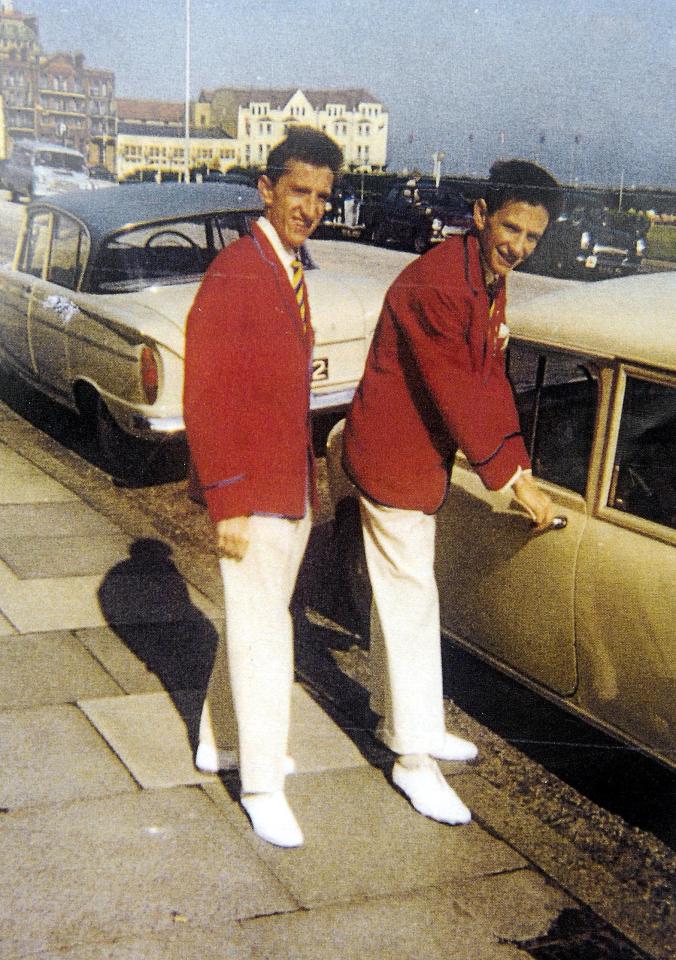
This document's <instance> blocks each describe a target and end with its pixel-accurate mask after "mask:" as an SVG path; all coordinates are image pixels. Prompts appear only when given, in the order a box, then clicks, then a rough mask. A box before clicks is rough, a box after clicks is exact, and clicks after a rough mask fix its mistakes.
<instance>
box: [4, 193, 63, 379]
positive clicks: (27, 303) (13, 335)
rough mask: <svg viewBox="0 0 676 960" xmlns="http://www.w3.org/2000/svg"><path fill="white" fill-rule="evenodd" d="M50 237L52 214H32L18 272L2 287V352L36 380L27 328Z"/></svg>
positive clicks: (20, 252)
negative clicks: (34, 292)
mask: <svg viewBox="0 0 676 960" xmlns="http://www.w3.org/2000/svg"><path fill="white" fill-rule="evenodd" d="M50 233H51V214H50V213H48V212H47V211H44V210H41V211H36V212H34V213H32V214H31V215H30V216H29V218H28V222H27V224H26V227H25V229H24V231H23V237H22V240H21V248H20V250H19V256H18V263H17V269H16V271H13V272H12V273H3V277H2V282H1V286H0V318H1V321H0V322H1V324H2V330H1V332H0V336H1V337H2V348H3V351H4V353H5V354H6V356H7V358H8V360H9V362H10V364H11V365H12V366H13V367H15V369H16V370H17V371H18V372H19V373H20V374H22V375H24V376H27V377H29V378H31V379H33V378H34V377H35V373H36V371H35V365H34V362H33V356H32V353H31V349H30V343H29V335H28V325H29V317H30V310H31V304H32V301H33V290H34V288H35V285H36V284H39V283H41V278H42V275H43V273H44V270H45V268H46V264H47V256H48V254H49V243H50Z"/></svg>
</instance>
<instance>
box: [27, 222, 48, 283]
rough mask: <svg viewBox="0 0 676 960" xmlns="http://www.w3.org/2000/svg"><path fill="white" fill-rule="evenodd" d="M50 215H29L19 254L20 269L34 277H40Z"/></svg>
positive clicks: (45, 253)
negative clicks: (20, 253)
mask: <svg viewBox="0 0 676 960" xmlns="http://www.w3.org/2000/svg"><path fill="white" fill-rule="evenodd" d="M49 228H50V215H49V214H48V213H37V214H35V216H33V217H31V219H30V221H29V223H28V227H27V229H26V235H25V238H24V247H23V252H22V256H21V263H20V269H21V270H23V271H24V273H30V274H31V275H32V276H34V277H41V276H42V271H43V267H44V264H45V259H46V257H47V251H48V250H49Z"/></svg>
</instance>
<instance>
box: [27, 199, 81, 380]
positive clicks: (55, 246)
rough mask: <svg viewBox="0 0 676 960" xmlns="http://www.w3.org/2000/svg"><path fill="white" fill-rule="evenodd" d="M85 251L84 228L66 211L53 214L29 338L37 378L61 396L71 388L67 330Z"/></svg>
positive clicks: (74, 310)
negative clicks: (66, 213)
mask: <svg viewBox="0 0 676 960" xmlns="http://www.w3.org/2000/svg"><path fill="white" fill-rule="evenodd" d="M88 251H89V240H88V236H87V234H86V232H85V230H84V228H83V227H82V226H81V225H80V224H78V223H77V221H75V220H73V219H72V218H71V217H69V216H66V215H65V214H57V213H55V214H53V221H52V239H51V245H50V252H49V258H48V262H47V268H46V271H45V277H44V279H37V280H36V281H35V283H34V285H33V290H32V295H31V302H30V308H29V317H28V339H29V344H30V350H31V354H32V359H33V364H34V368H35V371H36V373H37V377H38V379H39V381H40V382H41V383H42V384H44V385H45V386H46V387H48V388H49V389H50V390H51V391H53V392H55V393H58V394H59V395H61V396H65V395H67V394H68V393H69V392H70V362H69V356H70V340H71V335H70V331H71V329H72V325H73V322H74V321H75V319H76V317H77V315H78V305H77V302H76V300H77V295H76V291H77V289H78V286H79V284H80V280H81V277H82V272H83V270H84V266H85V263H86V259H87V255H88Z"/></svg>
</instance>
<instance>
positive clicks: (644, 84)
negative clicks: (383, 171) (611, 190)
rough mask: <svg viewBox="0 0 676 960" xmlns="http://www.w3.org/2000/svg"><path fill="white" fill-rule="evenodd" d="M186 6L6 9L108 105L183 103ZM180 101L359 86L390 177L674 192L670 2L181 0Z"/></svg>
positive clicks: (99, 1)
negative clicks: (108, 99) (507, 172)
mask: <svg viewBox="0 0 676 960" xmlns="http://www.w3.org/2000/svg"><path fill="white" fill-rule="evenodd" d="M186 2H187V0H149V2H148V0H15V9H18V10H21V11H22V12H25V13H35V14H37V15H38V17H39V30H40V39H41V42H42V45H43V47H44V48H45V49H46V50H47V51H49V52H55V51H57V50H80V51H81V52H82V53H83V54H84V55H85V58H86V63H87V65H89V66H92V67H100V68H107V69H112V70H114V71H115V75H116V92H117V95H118V96H120V97H138V98H157V99H166V100H177V101H182V100H183V99H184V97H185V23H186V18H185V9H186ZM190 13H191V46H190V50H191V58H190V59H191V70H190V92H191V96H192V97H196V96H197V95H198V94H199V92H200V90H201V89H203V88H213V87H217V86H246V87H248V86H253V87H258V86H260V87H294V88H295V87H300V88H301V89H302V88H306V89H307V88H322V89H325V88H330V87H343V88H344V87H351V88H353V87H363V88H366V89H367V90H369V91H370V92H371V93H372V94H374V96H375V97H376V98H377V99H379V100H380V101H381V102H383V103H384V104H385V107H386V108H387V110H388V112H389V132H390V135H389V144H388V156H389V169H390V170H393V171H403V170H410V169H414V168H417V169H419V170H421V171H422V172H431V170H432V164H433V160H432V154H433V153H434V152H435V151H443V152H444V153H445V158H444V160H443V162H442V173H444V174H453V173H458V174H462V173H467V172H471V173H475V174H479V175H482V176H483V175H485V174H486V173H487V172H488V168H489V167H490V164H491V163H492V162H493V160H495V159H496V158H497V157H499V156H503V157H504V156H521V157H526V158H529V159H534V160H538V161H539V162H541V163H542V164H544V165H545V166H547V167H549V169H551V170H552V172H553V173H554V174H556V175H557V176H558V177H560V178H561V179H562V180H564V181H566V182H576V181H577V182H586V183H600V184H608V185H612V186H619V185H620V184H621V183H623V184H624V185H625V186H627V187H629V186H632V185H653V186H662V187H667V188H676V149H675V148H676V137H675V135H674V131H675V129H676V125H675V123H674V121H675V119H676V118H675V116H674V114H675V110H674V105H675V104H676V83H675V67H674V65H675V64H676V30H675V28H674V20H675V19H676V18H675V17H674V5H673V0H594V2H592V3H590V2H589V0H585V2H582V0H293V2H291V0H276V2H275V0H190Z"/></svg>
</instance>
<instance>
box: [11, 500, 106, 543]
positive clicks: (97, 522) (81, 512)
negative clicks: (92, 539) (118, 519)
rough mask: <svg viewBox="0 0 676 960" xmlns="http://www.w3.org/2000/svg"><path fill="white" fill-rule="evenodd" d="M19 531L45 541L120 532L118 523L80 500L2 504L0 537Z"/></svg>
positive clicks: (12, 534) (13, 534)
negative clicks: (112, 521) (114, 522)
mask: <svg viewBox="0 0 676 960" xmlns="http://www.w3.org/2000/svg"><path fill="white" fill-rule="evenodd" d="M17 530H21V533H22V535H23V536H26V537H39V538H42V539H43V540H51V539H53V538H54V537H75V536H81V537H89V536H97V535H100V536H112V535H115V534H119V533H120V530H119V529H118V527H116V526H115V524H113V523H111V522H110V521H109V520H106V518H105V517H103V516H101V514H100V513H97V512H96V510H92V509H91V507H88V506H87V505H86V504H84V503H82V502H81V501H79V500H77V499H76V500H74V502H72V503H23V504H13V503H10V504H3V505H0V538H5V537H13V536H15V535H16V532H17ZM50 549H53V547H50Z"/></svg>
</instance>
